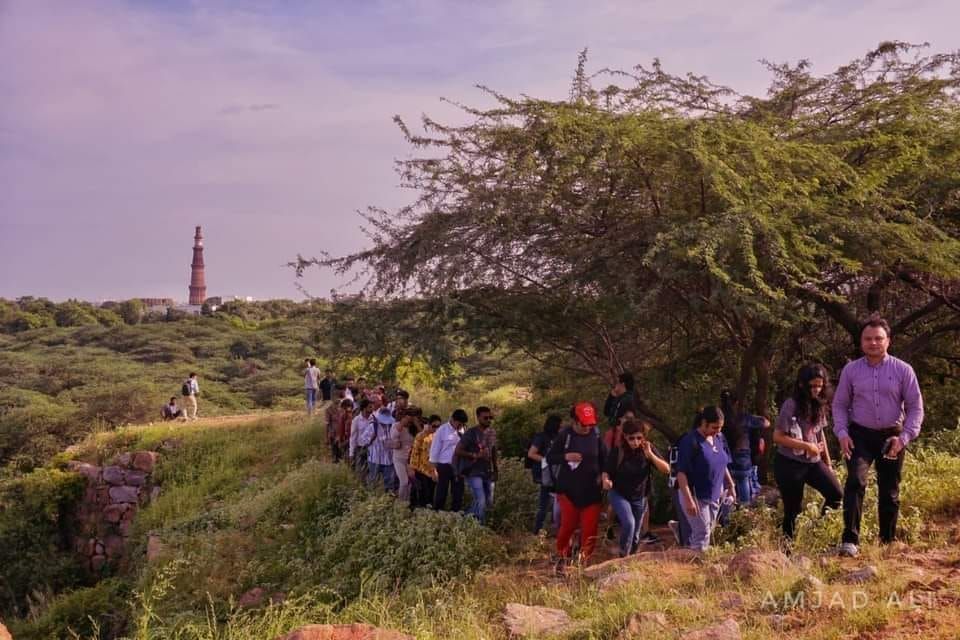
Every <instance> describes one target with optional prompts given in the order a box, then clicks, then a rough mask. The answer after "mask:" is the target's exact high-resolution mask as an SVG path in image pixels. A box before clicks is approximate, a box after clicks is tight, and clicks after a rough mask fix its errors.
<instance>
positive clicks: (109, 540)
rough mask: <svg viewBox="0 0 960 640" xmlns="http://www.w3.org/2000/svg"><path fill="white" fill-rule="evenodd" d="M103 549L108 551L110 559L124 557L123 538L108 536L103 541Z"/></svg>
mask: <svg viewBox="0 0 960 640" xmlns="http://www.w3.org/2000/svg"><path fill="white" fill-rule="evenodd" d="M103 547H104V549H106V551H107V557H108V558H119V557H120V556H122V555H123V549H124V543H123V538H121V537H120V536H107V537H106V539H105V540H104V541H103Z"/></svg>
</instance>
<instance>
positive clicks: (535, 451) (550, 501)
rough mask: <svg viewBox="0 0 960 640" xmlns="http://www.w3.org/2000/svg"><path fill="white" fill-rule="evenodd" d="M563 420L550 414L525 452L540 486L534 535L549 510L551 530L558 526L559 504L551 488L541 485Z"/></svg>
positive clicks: (534, 477)
mask: <svg viewBox="0 0 960 640" xmlns="http://www.w3.org/2000/svg"><path fill="white" fill-rule="evenodd" d="M562 422H563V419H562V418H561V417H560V416H559V415H557V414H555V413H552V414H550V415H548V416H547V419H546V420H545V421H544V423H543V431H541V432H540V433H538V434H536V435H534V436H533V442H531V443H530V449H528V450H527V457H528V458H530V460H531V461H532V462H533V465H532V466H531V467H530V471H531V473H532V474H533V481H534V482H536V483H537V484H538V485H539V486H540V500H539V502H538V504H537V516H536V520H535V522H534V524H533V533H534V535H536V534H538V533H540V529H542V528H543V523H544V522H546V519H547V510H548V509H549V510H550V512H551V514H552V517H553V528H554V529H556V528H557V527H558V526H559V525H560V504H559V503H558V502H557V494H556V493H554V490H555V488H554V487H553V486H547V485H544V484H543V464H544V458H545V457H546V455H547V452H548V451H550V446H551V445H552V444H553V441H554V440H556V439H557V434H558V433H560V424H561V423H562Z"/></svg>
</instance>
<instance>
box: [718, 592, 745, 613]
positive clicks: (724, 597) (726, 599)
mask: <svg viewBox="0 0 960 640" xmlns="http://www.w3.org/2000/svg"><path fill="white" fill-rule="evenodd" d="M717 599H718V601H719V603H720V607H721V608H722V609H724V610H725V611H729V610H730V609H742V608H743V596H742V595H740V594H739V593H737V592H736V591H724V592H722V593H718V594H717Z"/></svg>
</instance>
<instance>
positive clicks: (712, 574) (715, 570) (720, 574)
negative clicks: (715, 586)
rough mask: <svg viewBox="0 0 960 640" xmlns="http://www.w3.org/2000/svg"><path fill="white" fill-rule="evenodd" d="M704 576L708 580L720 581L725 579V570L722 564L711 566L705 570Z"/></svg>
mask: <svg viewBox="0 0 960 640" xmlns="http://www.w3.org/2000/svg"><path fill="white" fill-rule="evenodd" d="M704 574H705V575H706V576H707V579H708V580H715V581H720V580H723V579H724V578H725V577H726V575H727V568H726V567H725V566H723V565H722V564H711V565H710V566H709V567H707V568H706V570H705V571H704Z"/></svg>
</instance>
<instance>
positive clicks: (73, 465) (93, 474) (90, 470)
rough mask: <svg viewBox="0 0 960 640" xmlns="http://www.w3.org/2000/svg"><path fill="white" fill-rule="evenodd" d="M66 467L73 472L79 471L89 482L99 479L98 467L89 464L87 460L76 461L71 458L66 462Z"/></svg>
mask: <svg viewBox="0 0 960 640" xmlns="http://www.w3.org/2000/svg"><path fill="white" fill-rule="evenodd" d="M67 469H69V470H70V471H73V472H74V473H79V474H80V475H82V476H83V477H85V478H86V479H87V481H89V482H96V481H97V480H99V479H100V467H98V466H96V465H93V464H90V463H88V462H78V461H76V460H71V461H70V462H68V463H67Z"/></svg>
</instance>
